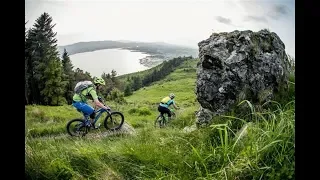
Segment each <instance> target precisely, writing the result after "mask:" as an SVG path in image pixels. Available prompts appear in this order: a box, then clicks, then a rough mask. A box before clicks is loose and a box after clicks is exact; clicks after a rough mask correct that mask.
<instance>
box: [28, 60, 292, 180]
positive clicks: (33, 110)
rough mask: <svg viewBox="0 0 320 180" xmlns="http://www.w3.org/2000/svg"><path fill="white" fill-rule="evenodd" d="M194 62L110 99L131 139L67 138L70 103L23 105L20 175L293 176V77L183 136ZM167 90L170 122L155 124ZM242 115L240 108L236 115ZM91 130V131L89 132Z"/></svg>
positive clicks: (191, 108)
mask: <svg viewBox="0 0 320 180" xmlns="http://www.w3.org/2000/svg"><path fill="white" fill-rule="evenodd" d="M196 63H197V62H196V61H193V62H192V61H188V62H186V63H185V64H183V65H182V66H181V67H180V68H179V69H177V70H176V71H174V72H173V73H171V74H170V75H168V76H167V77H166V79H164V80H162V81H159V82H157V83H154V84H153V85H151V86H149V87H145V89H143V88H142V89H140V90H138V91H136V92H134V94H133V95H131V96H129V97H126V101H127V102H128V103H127V104H123V105H119V104H115V103H112V102H109V103H110V106H111V107H112V109H116V110H119V111H121V112H123V114H124V115H125V121H126V122H127V123H129V124H131V125H132V126H133V127H135V130H136V131H137V135H135V136H112V137H99V138H96V137H91V136H87V137H85V138H71V137H69V136H68V135H66V131H65V125H66V123H67V122H68V121H69V120H70V119H73V118H77V117H81V114H80V113H79V112H77V111H76V110H74V109H73V108H72V107H71V106H67V105H66V106H61V107H46V106H26V124H27V130H28V133H27V135H26V147H25V148H26V151H25V153H26V154H25V157H26V159H25V170H26V171H25V179H59V180H60V179H119V180H120V179H121V180H122V179H191V180H200V179H202V180H204V179H208V180H209V179H210V180H212V179H217V180H220V179H281V180H282V179H294V178H295V174H294V167H295V157H294V151H295V149H294V148H295V145H294V134H295V132H294V129H295V126H294V124H295V119H294V116H295V106H294V105H295V101H294V78H291V79H290V80H291V82H292V83H293V84H289V86H290V89H289V93H283V94H280V95H279V96H277V101H274V102H268V103H266V104H264V105H263V106H262V108H257V107H256V106H254V105H251V103H250V102H249V101H246V100H244V101H242V102H240V103H239V104H238V106H236V107H238V108H242V110H243V109H244V110H245V111H242V113H238V111H236V110H235V111H232V112H229V113H227V114H225V115H224V116H219V117H215V120H214V122H215V124H213V125H211V126H209V127H207V128H203V129H200V130H195V131H192V132H189V133H186V132H184V131H183V128H184V127H186V126H191V125H193V123H194V122H195V114H194V112H195V111H196V110H198V108H199V104H198V102H197V101H196V97H195V95H194V88H195V78H196V74H195V71H194V70H187V69H192V68H193V69H194V68H195V65H196ZM170 92H174V93H175V94H176V102H177V104H178V106H180V107H181V109H180V110H177V111H176V114H177V119H175V120H174V121H172V122H171V123H170V124H169V126H168V127H166V128H164V129H155V128H154V127H153V122H154V120H155V118H156V117H157V115H158V112H157V105H158V102H159V100H160V99H161V98H162V97H163V96H165V95H167V94H169V93H170ZM243 112H245V113H243ZM90 133H93V134H94V133H97V134H99V132H90Z"/></svg>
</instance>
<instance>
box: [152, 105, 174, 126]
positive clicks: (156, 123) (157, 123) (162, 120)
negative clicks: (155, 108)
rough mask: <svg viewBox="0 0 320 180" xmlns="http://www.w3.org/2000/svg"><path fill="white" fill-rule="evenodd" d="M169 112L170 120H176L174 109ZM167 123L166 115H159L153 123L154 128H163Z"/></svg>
mask: <svg viewBox="0 0 320 180" xmlns="http://www.w3.org/2000/svg"><path fill="white" fill-rule="evenodd" d="M170 112H171V120H174V119H175V118H176V113H175V112H174V109H170ZM168 123H169V119H168V114H167V113H163V114H161V113H159V115H158V117H157V118H156V120H155V121H154V127H155V128H163V127H165V126H166V125H167V124H168Z"/></svg>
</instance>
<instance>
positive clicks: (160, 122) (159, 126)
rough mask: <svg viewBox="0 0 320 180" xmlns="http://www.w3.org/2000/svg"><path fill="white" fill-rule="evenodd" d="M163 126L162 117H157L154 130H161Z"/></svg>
mask: <svg viewBox="0 0 320 180" xmlns="http://www.w3.org/2000/svg"><path fill="white" fill-rule="evenodd" d="M164 126H165V121H164V117H163V116H161V115H159V116H158V117H157V119H156V120H155V121H154V127H155V128H162V127H164Z"/></svg>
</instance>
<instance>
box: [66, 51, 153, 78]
mask: <svg viewBox="0 0 320 180" xmlns="http://www.w3.org/2000/svg"><path fill="white" fill-rule="evenodd" d="M146 56H148V54H145V53H141V52H132V51H129V50H126V49H103V50H97V51H92V52H84V53H78V54H73V55H70V60H71V62H72V64H73V66H74V69H76V68H80V69H81V70H83V71H84V72H85V71H87V72H89V73H90V75H91V76H92V77H93V76H101V74H102V73H103V72H105V73H106V74H107V73H110V74H111V71H112V69H114V70H115V71H116V72H117V75H123V74H128V73H133V72H137V71H143V70H146V69H149V67H146V66H143V65H142V64H140V61H139V59H141V58H144V57H146Z"/></svg>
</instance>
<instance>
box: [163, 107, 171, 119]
mask: <svg viewBox="0 0 320 180" xmlns="http://www.w3.org/2000/svg"><path fill="white" fill-rule="evenodd" d="M164 112H165V113H167V114H168V120H169V121H170V120H171V111H170V109H169V108H165V109H164Z"/></svg>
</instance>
